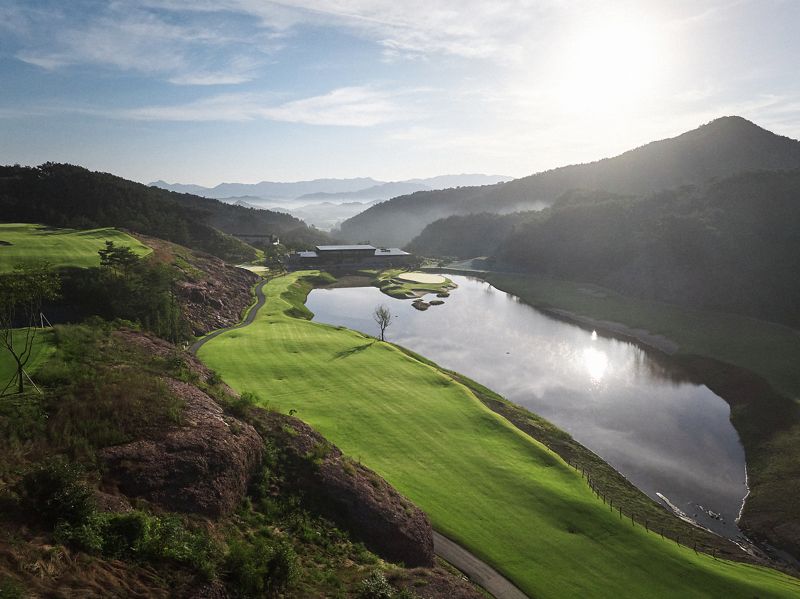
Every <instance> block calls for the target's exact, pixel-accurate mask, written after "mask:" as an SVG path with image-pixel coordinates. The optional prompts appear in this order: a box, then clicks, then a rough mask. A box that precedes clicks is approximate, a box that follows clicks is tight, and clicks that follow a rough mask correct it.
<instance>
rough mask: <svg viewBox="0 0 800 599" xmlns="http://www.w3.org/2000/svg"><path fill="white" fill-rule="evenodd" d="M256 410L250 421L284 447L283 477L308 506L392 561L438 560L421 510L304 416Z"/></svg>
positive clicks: (420, 563)
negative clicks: (336, 444)
mask: <svg viewBox="0 0 800 599" xmlns="http://www.w3.org/2000/svg"><path fill="white" fill-rule="evenodd" d="M254 412H257V414H254V415H253V416H252V418H251V421H253V422H254V423H255V424H256V426H257V427H258V429H259V432H260V433H261V434H262V435H264V437H266V438H272V439H273V440H275V442H276V443H275V445H276V446H278V447H281V448H282V449H283V451H282V456H281V458H280V459H281V461H282V464H281V467H282V469H283V470H284V473H285V477H286V479H287V480H291V481H292V486H293V487H294V488H299V489H300V490H301V492H302V496H303V503H304V505H305V506H306V507H307V508H308V509H310V510H312V511H314V512H316V513H318V514H320V515H322V516H324V517H326V518H329V519H330V520H332V521H334V522H336V524H337V525H338V526H339V527H340V528H342V529H345V530H347V531H349V532H350V534H351V536H352V537H353V538H354V539H355V540H359V541H361V542H363V543H364V545H366V547H368V548H369V549H370V550H371V551H373V552H375V553H377V554H378V555H380V556H381V557H382V558H384V559H386V560H388V561H391V562H398V563H400V562H401V563H403V564H405V565H406V566H407V567H418V566H425V567H430V566H432V565H433V564H434V553H433V529H432V528H431V523H430V521H429V520H428V517H427V516H426V515H425V513H424V512H423V511H422V510H420V509H419V508H418V507H417V506H415V505H414V504H413V503H411V502H410V501H409V500H408V499H406V498H405V497H403V496H402V495H400V493H398V492H397V491H396V490H395V489H394V487H392V486H391V485H390V484H389V483H387V482H386V481H385V480H383V478H381V477H380V476H378V475H377V474H376V473H375V472H373V471H372V470H370V469H369V468H366V467H365V466H362V465H361V464H358V463H356V462H354V461H352V460H350V459H349V458H347V457H345V456H343V455H342V452H341V451H340V450H339V449H338V448H337V447H336V446H334V445H332V444H330V443H329V442H328V441H326V440H325V438H324V437H322V435H320V434H319V433H317V432H316V431H315V430H314V429H312V428H311V427H310V426H308V425H307V424H305V423H304V422H302V421H301V420H298V419H297V418H293V417H290V416H284V415H282V414H277V413H274V412H266V411H264V410H257V411H254Z"/></svg>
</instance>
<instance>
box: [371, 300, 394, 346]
mask: <svg viewBox="0 0 800 599" xmlns="http://www.w3.org/2000/svg"><path fill="white" fill-rule="evenodd" d="M372 318H374V319H375V322H376V323H378V327H379V328H380V329H381V341H386V339H385V338H384V335H385V333H386V329H387V328H389V325H390V324H392V313H391V312H389V308H387V307H386V306H384V305H383V304H381V305H380V306H378V307H377V308H375V312H373V313H372Z"/></svg>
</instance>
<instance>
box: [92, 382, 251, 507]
mask: <svg viewBox="0 0 800 599" xmlns="http://www.w3.org/2000/svg"><path fill="white" fill-rule="evenodd" d="M167 384H168V386H169V388H170V390H171V391H172V392H173V393H175V394H176V395H178V396H179V397H180V398H182V399H183V401H184V409H183V412H182V414H181V423H180V425H178V426H176V427H173V428H170V429H167V430H166V431H163V432H161V433H159V434H158V435H157V436H155V437H153V438H148V439H139V440H136V441H133V442H131V443H126V444H124V445H117V446H114V447H107V448H105V449H103V450H101V451H100V454H99V455H100V457H101V459H102V460H103V461H104V463H105V474H104V481H103V482H104V484H105V485H107V486H109V487H111V488H115V489H116V490H119V491H121V492H123V493H124V494H125V495H128V496H130V497H142V498H144V499H147V500H148V501H151V502H153V503H155V504H158V505H160V506H162V507H164V508H166V509H168V510H173V511H179V512H192V513H198V514H203V515H206V516H210V517H212V518H217V517H220V516H225V515H227V514H230V513H231V512H232V511H233V510H234V509H235V508H236V506H237V505H238V504H239V502H240V501H241V500H242V498H243V497H244V495H245V493H246V491H247V485H248V483H249V481H250V479H251V478H252V476H253V474H254V473H255V471H256V470H257V468H258V467H259V465H260V463H261V459H262V457H263V449H264V444H263V441H262V439H261V437H260V436H259V435H258V433H257V432H256V431H255V429H254V428H253V427H252V426H250V425H249V424H245V423H244V422H241V421H240V420H238V419H236V418H233V417H231V416H227V415H225V414H224V413H223V410H222V408H221V407H220V406H219V405H218V404H217V403H216V402H214V400H212V399H211V398H210V397H209V396H208V395H206V394H205V393H203V392H202V391H201V390H200V389H198V388H197V387H194V386H192V385H189V384H187V383H183V382H180V381H176V380H172V379H169V380H167Z"/></svg>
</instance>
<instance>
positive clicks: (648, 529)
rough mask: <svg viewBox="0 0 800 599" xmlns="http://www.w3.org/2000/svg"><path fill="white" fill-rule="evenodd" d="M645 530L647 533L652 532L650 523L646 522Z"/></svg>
mask: <svg viewBox="0 0 800 599" xmlns="http://www.w3.org/2000/svg"><path fill="white" fill-rule="evenodd" d="M644 529H645V530H646V531H647V532H650V523H649V522H648V521H647V520H645V521H644Z"/></svg>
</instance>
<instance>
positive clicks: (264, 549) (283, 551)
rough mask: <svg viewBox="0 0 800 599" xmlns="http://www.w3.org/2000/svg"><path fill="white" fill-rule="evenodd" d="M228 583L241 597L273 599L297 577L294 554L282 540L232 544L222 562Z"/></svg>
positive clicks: (261, 540) (257, 540) (259, 540)
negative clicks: (268, 598)
mask: <svg viewBox="0 0 800 599" xmlns="http://www.w3.org/2000/svg"><path fill="white" fill-rule="evenodd" d="M226 569H227V570H228V580H229V582H230V584H231V586H232V587H233V588H234V589H235V590H236V592H237V593H239V594H240V595H241V596H243V597H265V596H266V597H275V596H277V595H278V594H280V593H282V592H284V591H285V590H286V589H287V588H288V587H289V585H290V584H291V583H292V582H293V581H294V580H295V578H297V572H298V569H297V554H296V553H295V551H294V549H293V548H292V547H291V545H289V543H287V542H285V541H279V542H275V543H270V542H269V541H268V540H267V539H256V540H255V541H253V543H251V544H245V543H243V542H241V541H234V542H232V543H231V544H230V549H229V552H228V556H227V559H226Z"/></svg>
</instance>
